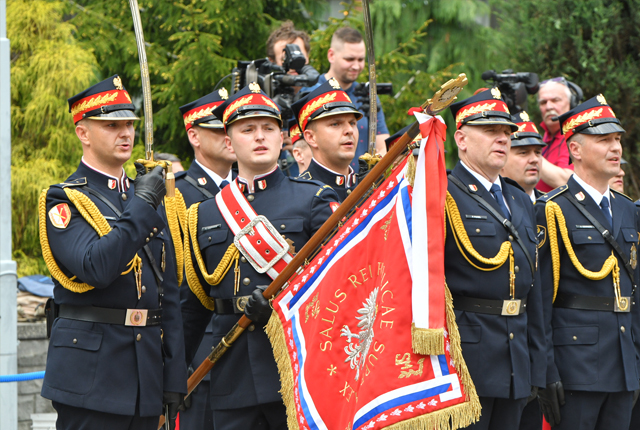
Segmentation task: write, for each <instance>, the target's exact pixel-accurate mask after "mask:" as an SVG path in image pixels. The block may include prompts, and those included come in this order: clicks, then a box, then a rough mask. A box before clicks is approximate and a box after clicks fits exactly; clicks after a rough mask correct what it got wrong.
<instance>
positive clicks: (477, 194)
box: [445, 88, 546, 430]
mask: <svg viewBox="0 0 640 430" xmlns="http://www.w3.org/2000/svg"><path fill="white" fill-rule="evenodd" d="M451 112H452V113H453V116H454V118H455V121H456V126H457V131H456V132H455V135H454V137H455V140H456V144H457V146H458V155H459V157H460V162H459V163H458V164H457V165H456V167H455V168H454V169H453V171H452V173H451V175H450V176H449V185H448V193H449V195H448V197H447V203H446V207H447V219H448V222H447V232H446V243H445V276H446V278H447V285H448V286H449V289H450V290H451V294H452V295H453V306H454V311H455V314H456V321H457V324H458V328H459V331H460V339H461V342H462V344H461V345H462V354H463V355H464V359H465V361H466V364H467V367H468V368H469V373H470V374H471V378H472V379H473V382H474V384H475V386H476V389H477V391H478V395H479V396H480V403H481V405H482V416H481V417H480V421H479V422H477V423H475V424H473V425H471V426H470V427H469V428H474V429H505V430H513V429H517V428H518V425H519V423H520V417H521V415H522V411H523V409H524V407H525V405H526V402H527V398H528V397H529V396H530V395H531V393H532V392H534V393H535V391H536V390H537V388H536V387H544V375H545V368H546V366H545V360H546V347H545V337H544V325H543V309H542V299H541V288H540V279H539V277H538V274H537V269H536V234H535V227H536V224H535V215H534V211H533V205H532V204H531V199H530V198H529V197H528V196H527V195H526V194H525V193H524V192H523V191H522V189H521V188H520V186H519V185H517V183H516V182H514V181H511V180H509V179H506V178H502V177H501V176H500V175H499V173H500V171H501V170H502V168H503V167H504V165H505V163H506V161H507V156H508V154H509V148H510V139H509V137H510V135H511V133H512V132H513V131H516V130H517V129H518V127H517V126H516V125H515V124H514V123H513V122H512V121H511V116H510V115H509V110H508V108H507V105H506V103H505V102H504V101H503V100H502V98H501V94H500V91H499V90H498V89H497V88H494V89H492V90H490V91H489V90H487V91H483V92H481V93H479V94H476V95H474V96H473V97H470V98H468V99H466V100H463V101H461V102H458V103H454V104H452V105H451Z"/></svg>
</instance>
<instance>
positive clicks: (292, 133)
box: [289, 118, 302, 145]
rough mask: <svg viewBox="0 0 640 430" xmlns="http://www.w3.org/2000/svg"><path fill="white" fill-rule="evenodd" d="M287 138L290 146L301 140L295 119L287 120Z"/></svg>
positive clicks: (300, 133)
mask: <svg viewBox="0 0 640 430" xmlns="http://www.w3.org/2000/svg"><path fill="white" fill-rule="evenodd" d="M289 137H290V138H291V144H292V145H293V144H294V143H296V142H297V141H299V140H300V139H302V132H301V131H300V126H299V125H298V121H297V120H296V119H295V118H292V119H290V120H289Z"/></svg>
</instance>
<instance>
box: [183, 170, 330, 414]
mask: <svg viewBox="0 0 640 430" xmlns="http://www.w3.org/2000/svg"><path fill="white" fill-rule="evenodd" d="M260 181H261V182H262V184H263V187H262V188H263V189H261V187H260V186H259V184H258V180H255V181H254V182H255V183H254V185H255V188H254V190H255V192H254V193H253V194H251V193H249V192H248V187H244V188H245V189H244V194H245V196H246V197H247V198H248V200H249V202H250V204H251V206H252V207H253V208H254V210H255V211H256V213H258V215H264V216H266V217H267V218H268V219H269V221H270V222H271V224H273V226H274V227H275V228H276V229H277V230H278V232H280V233H281V234H283V235H284V236H285V237H286V238H287V239H290V240H292V241H293V245H294V246H295V248H296V249H298V250H299V249H301V248H302V246H303V245H304V244H305V243H306V242H307V241H308V240H309V238H310V237H311V236H312V235H313V234H314V233H315V232H316V231H317V230H318V228H320V226H321V225H322V224H323V223H324V222H325V221H326V220H327V218H329V216H330V215H331V213H332V211H331V208H330V203H331V202H336V201H337V198H338V197H337V195H336V194H335V192H334V191H333V190H332V189H331V188H329V187H326V186H324V187H323V186H322V184H320V183H318V182H315V181H303V180H299V179H293V178H289V177H285V175H284V174H283V173H282V172H281V171H280V170H279V169H276V170H275V171H273V172H272V173H270V174H268V175H267V176H265V177H263V178H260ZM264 181H266V182H264ZM240 183H242V182H240ZM233 238H234V234H233V232H232V231H231V230H230V229H229V227H228V226H227V224H226V222H225V220H224V218H223V217H222V215H221V214H220V211H219V209H218V206H217V204H216V202H215V200H214V199H209V200H206V201H204V202H202V203H201V204H200V206H199V207H198V243H197V244H191V246H192V247H193V246H199V248H200V250H201V253H202V258H203V260H204V261H205V264H206V267H207V271H208V272H209V273H213V271H214V270H215V268H216V267H217V265H218V263H219V262H220V259H221V258H222V256H223V255H224V253H225V251H226V250H227V248H228V247H229V245H230V244H232V243H233ZM192 259H193V261H194V267H195V268H196V272H197V274H198V277H199V279H200V283H201V285H202V286H203V287H204V288H205V291H206V289H207V288H208V287H209V285H208V284H207V283H206V282H205V281H204V279H203V278H202V275H201V273H200V272H199V269H198V267H197V266H198V265H197V263H196V262H195V257H194V256H193V251H192ZM239 267H240V280H241V281H240V290H239V292H238V294H237V296H247V295H250V294H251V293H252V292H253V291H254V290H255V289H256V288H257V287H258V286H268V285H269V284H270V283H271V278H269V276H267V275H266V274H259V273H257V272H256V271H255V270H254V269H253V267H252V266H251V265H250V264H249V263H248V262H247V260H246V259H245V258H244V257H241V258H240V264H239ZM209 294H210V296H211V297H215V298H220V299H231V298H233V297H234V273H233V270H229V272H228V273H227V275H226V276H225V277H224V278H223V279H222V281H221V282H220V284H218V285H217V286H211V287H210V293H209ZM182 316H183V323H184V333H185V345H186V358H187V362H191V359H192V357H193V355H194V353H195V348H196V347H197V346H198V345H199V343H200V338H201V337H202V333H203V331H204V328H205V326H206V324H207V323H208V322H209V321H210V320H211V319H212V318H211V317H212V312H211V311H208V310H207V309H206V308H205V307H204V306H203V305H202V304H201V303H200V301H199V300H198V298H197V297H196V296H195V294H193V293H190V294H187V297H186V298H184V297H183V300H182ZM240 316H241V315H240V314H223V315H220V314H217V313H213V319H212V324H213V345H212V346H215V345H217V344H218V343H219V342H220V339H222V337H223V336H224V335H225V334H226V333H227V332H228V331H229V329H231V327H233V325H234V324H235V323H236V322H237V321H238V320H239V319H240ZM279 390H280V378H279V376H278V369H277V367H276V363H275V359H274V357H273V352H272V349H271V344H270V343H269V339H268V338H267V335H266V333H265V332H264V327H261V326H260V327H253V325H252V327H250V328H249V329H248V330H246V331H245V332H244V333H243V334H242V335H241V336H240V337H239V338H238V340H237V341H236V342H235V343H234V344H233V346H232V347H231V348H230V349H229V350H228V351H227V352H226V354H225V355H224V356H223V357H222V358H221V359H220V361H219V362H217V363H216V365H215V367H214V368H213V370H212V371H211V398H212V400H211V406H212V408H213V409H214V410H219V409H235V408H242V407H248V406H254V405H258V404H264V403H269V402H281V401H282V397H281V395H280V394H279V392H278V391H279Z"/></svg>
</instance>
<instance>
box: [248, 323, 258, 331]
mask: <svg viewBox="0 0 640 430" xmlns="http://www.w3.org/2000/svg"><path fill="white" fill-rule="evenodd" d="M255 329H256V326H255V325H253V324H251V325H250V326H249V327H247V330H249V331H254V330H255Z"/></svg>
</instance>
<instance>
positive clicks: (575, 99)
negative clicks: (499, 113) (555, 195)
mask: <svg viewBox="0 0 640 430" xmlns="http://www.w3.org/2000/svg"><path fill="white" fill-rule="evenodd" d="M581 98H582V90H580V88H579V87H578V86H577V85H575V84H572V83H570V82H568V81H567V80H566V79H565V78H562V77H560V78H552V79H547V80H546V81H542V83H541V84H540V90H539V91H538V106H539V107H540V114H541V115H542V123H541V124H540V126H541V127H542V128H543V130H544V136H543V138H542V140H543V141H544V142H545V143H546V144H547V146H546V148H544V149H543V150H542V156H543V160H542V165H541V168H540V178H541V179H540V182H538V185H537V186H536V188H537V189H538V190H539V191H542V192H545V193H546V192H548V191H551V190H552V189H554V188H557V187H559V186H561V185H564V184H566V183H567V181H568V180H569V178H570V177H571V175H572V174H573V166H572V165H571V164H570V160H569V149H568V148H567V142H566V139H565V137H564V135H563V134H562V133H560V123H559V122H558V121H557V117H558V116H560V115H562V114H563V113H565V112H568V111H569V109H571V108H572V105H573V106H575V105H577V104H578V103H579V102H580V99H581ZM554 119H555V121H554Z"/></svg>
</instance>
